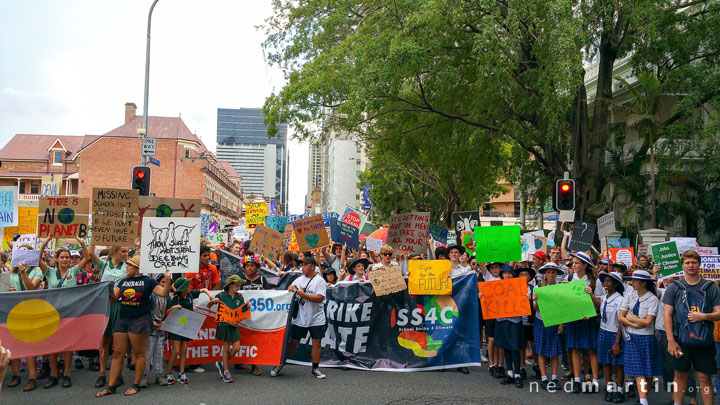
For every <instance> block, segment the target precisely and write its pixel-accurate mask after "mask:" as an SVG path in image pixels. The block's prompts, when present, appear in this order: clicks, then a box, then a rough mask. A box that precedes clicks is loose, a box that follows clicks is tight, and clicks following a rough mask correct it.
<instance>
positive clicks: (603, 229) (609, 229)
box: [597, 212, 617, 239]
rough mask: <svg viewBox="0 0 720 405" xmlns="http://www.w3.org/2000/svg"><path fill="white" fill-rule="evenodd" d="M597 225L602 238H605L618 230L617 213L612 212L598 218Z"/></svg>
mask: <svg viewBox="0 0 720 405" xmlns="http://www.w3.org/2000/svg"><path fill="white" fill-rule="evenodd" d="M597 226H598V234H599V235H600V239H603V238H605V237H606V236H608V235H609V234H611V233H613V232H616V231H617V230H616V229H615V213H614V212H611V213H609V214H606V215H603V216H601V217H600V218H598V220H597Z"/></svg>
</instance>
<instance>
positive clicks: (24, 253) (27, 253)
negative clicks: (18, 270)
mask: <svg viewBox="0 0 720 405" xmlns="http://www.w3.org/2000/svg"><path fill="white" fill-rule="evenodd" d="M41 253H42V252H41V251H39V250H25V249H21V250H18V249H13V251H12V266H13V267H15V266H17V265H18V264H20V263H23V264H25V265H26V266H37V265H38V263H39V262H40V254H41Z"/></svg>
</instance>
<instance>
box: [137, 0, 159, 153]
mask: <svg viewBox="0 0 720 405" xmlns="http://www.w3.org/2000/svg"><path fill="white" fill-rule="evenodd" d="M157 2H158V0H154V1H153V4H152V6H150V12H149V13H148V27H147V45H146V46H145V101H144V102H143V129H145V132H144V133H143V134H142V139H143V140H145V137H146V136H148V133H147V132H148V97H149V94H150V24H151V22H152V12H153V10H154V9H155V5H156V4H157ZM140 159H141V162H142V165H143V166H145V165H147V156H144V155H142V152H141V156H140Z"/></svg>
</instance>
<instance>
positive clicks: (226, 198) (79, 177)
mask: <svg viewBox="0 0 720 405" xmlns="http://www.w3.org/2000/svg"><path fill="white" fill-rule="evenodd" d="M136 109H137V107H136V106H135V104H134V103H126V104H125V123H124V124H123V125H121V126H120V127H118V128H115V129H113V130H111V131H109V132H107V133H106V134H103V135H84V136H72V135H27V134H18V135H15V136H14V137H13V138H12V139H11V140H10V142H8V143H7V144H6V145H5V146H4V147H3V148H2V149H1V150H0V161H1V162H2V166H1V167H0V186H16V187H17V188H18V196H19V200H20V201H21V202H36V201H38V199H39V194H40V184H41V178H42V176H44V175H48V174H53V175H59V176H62V179H63V181H62V189H61V194H63V195H79V196H80V197H90V195H91V193H92V188H93V187H113V188H125V189H127V188H130V182H131V171H132V168H133V167H134V166H137V165H139V164H140V147H141V138H140V136H139V135H138V133H137V129H138V128H140V127H142V116H138V115H136V114H135V113H136ZM147 133H148V135H149V136H150V137H152V138H157V153H156V155H155V159H157V160H159V161H160V166H159V167H158V166H154V165H150V167H151V168H152V176H151V182H150V192H151V193H154V194H155V195H157V196H159V197H175V198H201V199H202V202H203V205H202V212H204V213H210V214H211V215H212V216H213V217H215V219H217V220H218V222H219V223H225V224H227V225H230V224H232V223H236V222H237V220H238V217H239V216H240V213H241V212H242V208H243V205H242V190H241V184H240V182H241V178H240V176H239V175H238V174H237V172H236V171H235V169H233V167H232V166H231V165H230V164H229V163H227V162H223V161H219V160H218V159H217V157H216V156H215V155H214V154H213V153H212V152H211V151H209V150H208V149H207V148H206V147H205V145H204V144H203V142H202V141H201V140H200V138H199V137H198V136H197V135H195V134H193V133H192V132H190V130H189V129H188V127H187V126H186V125H185V123H184V122H183V120H182V119H181V118H179V117H149V118H148V131H147Z"/></svg>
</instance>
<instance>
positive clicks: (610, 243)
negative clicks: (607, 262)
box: [607, 238, 630, 249]
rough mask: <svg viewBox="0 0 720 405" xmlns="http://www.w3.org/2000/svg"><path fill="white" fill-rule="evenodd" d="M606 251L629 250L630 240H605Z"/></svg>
mask: <svg viewBox="0 0 720 405" xmlns="http://www.w3.org/2000/svg"><path fill="white" fill-rule="evenodd" d="M607 247H608V249H618V248H629V247H630V238H607Z"/></svg>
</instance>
